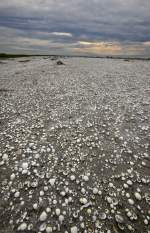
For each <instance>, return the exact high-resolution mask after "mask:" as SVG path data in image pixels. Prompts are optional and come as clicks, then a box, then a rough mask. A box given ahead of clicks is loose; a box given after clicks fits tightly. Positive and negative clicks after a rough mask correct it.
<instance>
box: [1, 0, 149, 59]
mask: <svg viewBox="0 0 150 233" xmlns="http://www.w3.org/2000/svg"><path fill="white" fill-rule="evenodd" d="M0 52H6V53H26V54H60V55H93V56H99V55H128V56H129V55H131V56H150V0H3V1H2V0H1V1H0Z"/></svg>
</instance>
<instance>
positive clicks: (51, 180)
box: [49, 178, 55, 186]
mask: <svg viewBox="0 0 150 233" xmlns="http://www.w3.org/2000/svg"><path fill="white" fill-rule="evenodd" d="M49 183H50V185H51V186H54V184H55V179H54V178H53V179H50V180H49Z"/></svg>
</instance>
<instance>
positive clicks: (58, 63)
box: [56, 60, 65, 66]
mask: <svg viewBox="0 0 150 233" xmlns="http://www.w3.org/2000/svg"><path fill="white" fill-rule="evenodd" d="M56 64H57V65H59V66H60V65H65V64H64V63H63V62H62V61H60V60H59V61H57V63H56Z"/></svg>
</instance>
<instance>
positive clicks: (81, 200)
mask: <svg viewBox="0 0 150 233" xmlns="http://www.w3.org/2000/svg"><path fill="white" fill-rule="evenodd" d="M80 203H81V204H83V205H85V204H87V199H86V198H85V197H83V198H80Z"/></svg>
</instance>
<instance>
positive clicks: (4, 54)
mask: <svg viewBox="0 0 150 233" xmlns="http://www.w3.org/2000/svg"><path fill="white" fill-rule="evenodd" d="M31 56H32V55H25V54H6V53H0V58H1V59H8V58H17V57H31Z"/></svg>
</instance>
